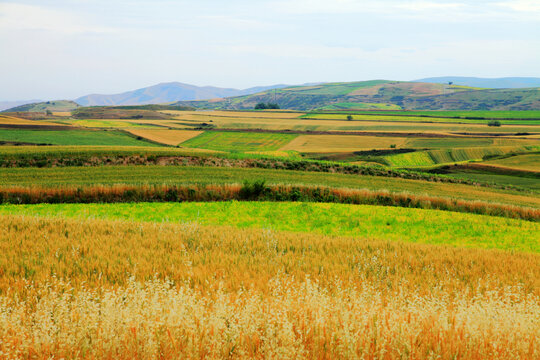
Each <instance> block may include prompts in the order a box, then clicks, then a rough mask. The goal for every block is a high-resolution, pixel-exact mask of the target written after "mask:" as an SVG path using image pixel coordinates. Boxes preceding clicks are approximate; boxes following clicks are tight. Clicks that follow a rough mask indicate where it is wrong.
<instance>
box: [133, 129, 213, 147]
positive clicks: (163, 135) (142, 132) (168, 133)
mask: <svg viewBox="0 0 540 360" xmlns="http://www.w3.org/2000/svg"><path fill="white" fill-rule="evenodd" d="M128 131H129V132H130V133H132V134H133V135H135V136H140V137H142V138H145V139H149V140H152V141H155V142H158V143H161V144H167V145H173V146H176V145H178V144H181V143H183V142H184V141H186V140H189V139H191V138H193V137H195V136H197V135H199V134H201V133H202V131H192V130H166V129H163V130H154V129H129V130H128Z"/></svg>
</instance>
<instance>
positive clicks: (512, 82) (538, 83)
mask: <svg viewBox="0 0 540 360" xmlns="http://www.w3.org/2000/svg"><path fill="white" fill-rule="evenodd" d="M413 81H415V82H429V83H437V84H448V82H453V83H454V85H464V86H473V87H479V88H490V89H516V88H530V87H540V78H537V77H504V78H492V79H490V78H479V77H465V76H440V77H431V78H425V79H419V80H413Z"/></svg>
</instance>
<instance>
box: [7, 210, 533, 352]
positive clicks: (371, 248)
mask: <svg viewBox="0 0 540 360" xmlns="http://www.w3.org/2000/svg"><path fill="white" fill-rule="evenodd" d="M0 220H1V221H0V269H1V271H2V272H1V273H0V357H3V358H43V359H44V358H53V357H54V358H62V357H63V358H81V359H82V358H108V359H133V358H138V359H151V358H162V359H166V358H207V359H208V358H227V357H228V358H280V359H290V358H307V359H313V358H318V359H335V358H364V359H426V358H428V359H429V358H433V359H536V358H538V357H539V356H540V347H539V340H538V339H540V327H538V323H540V261H538V260H539V256H538V255H537V254H526V253H515V254H514V253H511V252H504V251H494V250H479V249H460V248H450V247H444V246H426V245H419V244H406V243H399V242H385V241H378V240H374V239H359V238H347V237H327V236H320V235H313V234H292V233H275V232H272V231H268V230H261V229H248V230H238V229H232V228H222V227H202V226H198V225H197V224H195V223H187V224H181V225H174V224H165V223H161V224H148V223H147V224H144V223H131V222H110V221H101V220H86V221H76V220H63V219H50V220H47V219H36V218H27V217H16V216H2V217H1V218H0ZM129 274H134V275H133V276H132V277H130V275H129ZM60 278H62V279H64V280H60ZM167 279H170V280H167ZM173 281H174V282H173Z"/></svg>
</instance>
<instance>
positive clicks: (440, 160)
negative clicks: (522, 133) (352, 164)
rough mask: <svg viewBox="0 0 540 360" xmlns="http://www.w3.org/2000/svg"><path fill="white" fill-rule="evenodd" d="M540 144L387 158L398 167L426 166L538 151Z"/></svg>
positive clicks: (443, 151) (421, 152)
mask: <svg viewBox="0 0 540 360" xmlns="http://www.w3.org/2000/svg"><path fill="white" fill-rule="evenodd" d="M539 150H540V146H534V145H531V146H529V145H526V146H494V147H470V148H455V149H447V150H428V151H418V152H411V153H406V154H398V155H391V156H387V157H386V158H385V159H386V161H388V163H389V164H390V165H391V166H396V167H422V166H424V167H426V166H433V165H437V164H451V163H455V162H463V161H470V160H482V159H483V158H484V157H486V156H493V155H506V154H513V153H516V154H519V153H526V152H536V151H539Z"/></svg>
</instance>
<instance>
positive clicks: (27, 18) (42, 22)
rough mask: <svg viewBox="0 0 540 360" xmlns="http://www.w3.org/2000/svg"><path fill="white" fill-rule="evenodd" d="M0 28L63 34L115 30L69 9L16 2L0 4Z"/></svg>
mask: <svg viewBox="0 0 540 360" xmlns="http://www.w3.org/2000/svg"><path fill="white" fill-rule="evenodd" d="M0 29H3V30H8V31H10V32H11V31H17V30H19V31H20V30H23V31H25V30H33V31H51V32H56V33H65V34H81V33H110V32H114V31H115V30H114V29H113V28H110V27H103V26H99V25H97V24H92V23H90V22H89V21H88V20H87V19H86V18H84V17H83V16H80V15H78V14H76V13H72V12H69V11H60V10H53V9H50V8H44V7H40V6H35V5H25V4H16V3H2V4H0Z"/></svg>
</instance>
